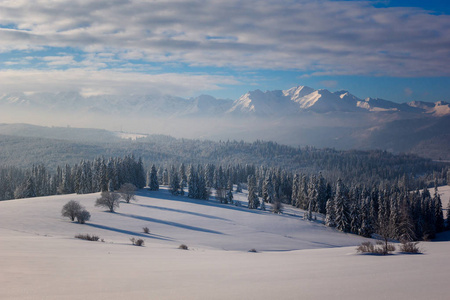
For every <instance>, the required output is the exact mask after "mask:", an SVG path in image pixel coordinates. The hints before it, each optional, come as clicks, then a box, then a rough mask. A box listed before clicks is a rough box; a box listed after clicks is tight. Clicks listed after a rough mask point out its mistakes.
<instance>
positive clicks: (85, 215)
mask: <svg viewBox="0 0 450 300" xmlns="http://www.w3.org/2000/svg"><path fill="white" fill-rule="evenodd" d="M90 219H91V214H90V213H89V212H88V211H87V210H85V209H83V210H81V211H79V212H78V213H77V221H78V223H80V224H84V223H86V221H89V220H90Z"/></svg>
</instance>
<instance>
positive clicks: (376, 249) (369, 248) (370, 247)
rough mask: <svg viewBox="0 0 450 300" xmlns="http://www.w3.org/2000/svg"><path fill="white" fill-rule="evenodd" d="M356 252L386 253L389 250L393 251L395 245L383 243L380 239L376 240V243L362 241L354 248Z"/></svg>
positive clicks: (389, 251)
mask: <svg viewBox="0 0 450 300" xmlns="http://www.w3.org/2000/svg"><path fill="white" fill-rule="evenodd" d="M356 251H357V252H358V253H372V254H380V255H387V254H389V253H391V252H394V251H395V246H394V245H393V244H390V243H387V244H386V243H384V242H382V241H377V243H376V245H374V244H372V243H371V242H369V241H367V242H363V243H361V245H359V246H358V247H357V248H356Z"/></svg>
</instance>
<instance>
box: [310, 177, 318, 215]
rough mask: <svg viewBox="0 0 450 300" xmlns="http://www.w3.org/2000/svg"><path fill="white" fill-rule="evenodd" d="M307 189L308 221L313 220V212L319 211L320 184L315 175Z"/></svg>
mask: <svg viewBox="0 0 450 300" xmlns="http://www.w3.org/2000/svg"><path fill="white" fill-rule="evenodd" d="M307 188H308V189H307V200H308V220H312V212H316V211H317V199H318V195H319V193H318V182H317V177H316V176H315V175H313V176H311V178H310V180H309V182H308V187H307Z"/></svg>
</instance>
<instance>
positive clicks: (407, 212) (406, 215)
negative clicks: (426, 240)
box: [398, 191, 417, 242]
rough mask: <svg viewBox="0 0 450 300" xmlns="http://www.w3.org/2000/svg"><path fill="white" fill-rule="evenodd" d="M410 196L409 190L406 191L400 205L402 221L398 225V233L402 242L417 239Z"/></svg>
mask: <svg viewBox="0 0 450 300" xmlns="http://www.w3.org/2000/svg"><path fill="white" fill-rule="evenodd" d="M408 197H409V192H408V191H406V192H404V193H403V197H402V199H401V201H400V207H399V209H400V212H399V214H400V222H399V225H398V234H399V239H400V241H401V242H412V241H415V240H416V239H417V237H416V234H415V232H414V221H413V217H412V211H411V207H410V203H409V198H408Z"/></svg>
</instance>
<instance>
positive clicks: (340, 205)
mask: <svg viewBox="0 0 450 300" xmlns="http://www.w3.org/2000/svg"><path fill="white" fill-rule="evenodd" d="M334 206H335V212H336V228H337V229H338V230H341V231H343V232H348V231H349V230H350V216H349V212H350V209H349V204H348V197H347V193H346V189H345V186H344V184H343V183H342V181H341V179H338V182H337V184H336V195H335V197H334Z"/></svg>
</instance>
